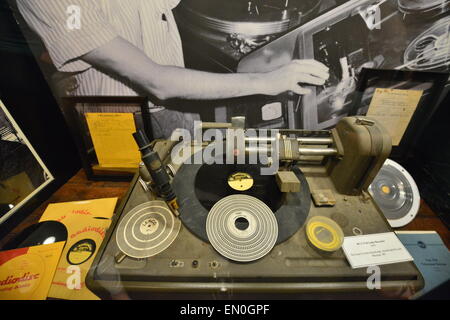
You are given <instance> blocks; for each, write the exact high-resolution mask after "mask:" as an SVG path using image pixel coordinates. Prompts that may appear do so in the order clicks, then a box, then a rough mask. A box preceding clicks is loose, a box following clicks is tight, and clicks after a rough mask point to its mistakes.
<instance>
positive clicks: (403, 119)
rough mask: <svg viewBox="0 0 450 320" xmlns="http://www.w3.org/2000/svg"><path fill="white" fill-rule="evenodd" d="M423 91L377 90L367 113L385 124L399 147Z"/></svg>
mask: <svg viewBox="0 0 450 320" xmlns="http://www.w3.org/2000/svg"><path fill="white" fill-rule="evenodd" d="M422 95H423V91H421V90H400V89H382V88H377V89H376V90H375V94H374V95H373V98H372V101H371V103H370V106H369V111H368V113H367V116H368V117H371V118H374V119H375V120H378V121H379V122H381V123H382V124H383V126H384V127H385V128H386V129H387V131H388V132H389V134H390V135H391V137H392V145H393V146H398V145H399V144H400V142H401V141H402V138H403V135H404V134H405V131H406V129H407V128H408V125H409V122H410V121H411V118H412V116H413V115H414V112H415V111H416V109H417V106H418V105H419V102H420V99H421V98H422Z"/></svg>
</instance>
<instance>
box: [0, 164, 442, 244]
mask: <svg viewBox="0 0 450 320" xmlns="http://www.w3.org/2000/svg"><path fill="white" fill-rule="evenodd" d="M129 186H130V183H129V182H94V181H89V180H87V178H86V175H85V173H84V171H83V170H80V171H79V172H78V173H77V174H76V175H75V176H73V177H72V178H71V179H70V180H69V181H68V182H67V183H66V184H65V185H63V186H62V187H61V188H60V189H59V190H58V191H57V192H55V193H54V194H53V195H52V196H51V198H50V199H49V200H48V201H46V202H44V203H43V204H42V205H41V206H40V207H39V208H37V209H36V210H35V211H34V212H33V213H32V214H31V215H29V216H28V217H27V218H26V219H25V220H24V221H23V222H22V223H21V224H20V225H19V226H17V227H16V228H15V229H14V230H13V231H12V232H11V233H10V234H8V235H7V236H6V237H4V238H3V239H1V240H0V247H1V246H2V245H4V244H5V243H6V242H8V241H9V240H11V239H12V238H14V236H16V235H17V234H19V233H20V232H21V231H22V230H24V229H25V228H27V227H28V226H30V225H32V224H34V223H37V222H39V219H40V217H41V216H42V214H43V213H44V211H45V209H46V208H47V206H48V204H49V203H58V202H69V201H82V200H90V199H99V198H112V197H118V198H121V197H123V196H124V195H125V193H126V192H127V190H128V188H129ZM119 202H120V199H119ZM398 230H408V231H436V232H437V233H438V234H439V235H440V236H441V238H442V240H443V241H444V243H445V244H446V246H447V248H450V230H449V229H448V228H447V227H446V226H445V225H444V223H443V222H442V221H441V220H440V219H439V217H438V216H437V215H436V214H435V213H434V212H433V211H432V210H431V209H430V207H429V206H428V205H427V204H426V203H425V202H424V201H421V205H420V209H419V213H418V215H417V217H416V218H415V219H414V220H413V221H412V222H411V223H410V224H409V225H407V226H406V227H403V228H400V229H398Z"/></svg>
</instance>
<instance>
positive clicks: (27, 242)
mask: <svg viewBox="0 0 450 320" xmlns="http://www.w3.org/2000/svg"><path fill="white" fill-rule="evenodd" d="M66 240H67V228H66V226H65V225H63V224H62V223H61V222H58V221H44V222H40V223H37V224H33V225H32V226H30V227H28V228H26V229H25V230H23V231H22V232H20V233H19V234H18V235H17V236H16V237H14V239H12V240H11V241H9V242H8V243H7V244H6V245H4V246H3V248H2V250H13V249H20V248H27V247H33V246H40V245H43V244H51V243H55V242H60V241H66Z"/></svg>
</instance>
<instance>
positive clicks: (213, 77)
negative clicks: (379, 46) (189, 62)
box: [81, 37, 328, 100]
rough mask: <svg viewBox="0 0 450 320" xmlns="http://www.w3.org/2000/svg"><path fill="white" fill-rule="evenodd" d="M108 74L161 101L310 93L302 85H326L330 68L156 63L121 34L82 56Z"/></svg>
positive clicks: (310, 63)
mask: <svg viewBox="0 0 450 320" xmlns="http://www.w3.org/2000/svg"><path fill="white" fill-rule="evenodd" d="M81 58H82V59H83V60H84V61H86V62H88V63H90V64H91V65H93V66H94V67H96V68H98V69H100V70H102V71H103V72H106V73H108V74H113V75H117V76H119V77H121V78H124V79H126V80H128V81H129V82H130V83H132V84H134V85H135V86H136V87H138V88H139V89H141V90H144V91H145V92H147V93H149V94H150V95H153V96H154V97H156V98H158V99H159V100H167V99H172V98H181V99H195V100H201V99H207V100H208V99H209V100H211V99H226V98H234V97H242V96H248V95H255V94H263V95H277V94H280V93H283V92H286V91H292V92H294V93H297V94H308V93H309V91H310V90H307V89H304V88H302V87H301V84H310V85H323V84H324V83H325V80H326V79H328V68H327V67H326V66H324V65H323V64H322V63H320V62H317V61H314V60H294V61H292V62H290V63H289V64H287V65H285V66H283V67H281V68H279V69H277V70H275V71H272V72H267V73H234V74H231V73H229V74H217V73H209V72H202V71H196V70H189V69H184V68H179V67H173V66H163V65H159V64H157V63H155V62H154V61H153V60H151V59H150V58H149V57H147V56H146V55H145V54H144V53H143V52H142V51H141V50H140V49H138V48H136V47H135V46H133V45H132V44H131V43H129V42H128V41H126V40H124V39H122V38H120V37H117V38H116V39H114V40H112V41H111V42H109V43H107V44H106V45H103V46H102V47H100V48H97V49H95V50H93V51H91V52H89V53H88V54H86V55H84V56H83V57H81Z"/></svg>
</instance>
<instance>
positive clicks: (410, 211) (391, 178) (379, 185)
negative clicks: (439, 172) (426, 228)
mask: <svg viewBox="0 0 450 320" xmlns="http://www.w3.org/2000/svg"><path fill="white" fill-rule="evenodd" d="M369 192H370V194H371V195H372V197H373V199H374V200H375V202H376V203H377V205H378V206H379V207H380V209H381V210H382V211H383V214H384V215H385V217H386V218H387V220H388V222H389V224H390V225H391V227H393V228H398V227H403V226H405V225H407V224H408V223H410V222H411V221H412V220H413V219H414V218H415V216H416V215H417V212H418V210H419V203H420V195H419V190H418V189H417V185H416V183H415V182H414V179H413V178H412V177H411V175H410V174H409V173H408V172H407V171H406V170H405V169H404V168H403V167H402V166H401V165H399V164H398V163H396V162H394V161H392V160H389V159H388V160H386V162H385V164H384V165H383V167H382V168H381V170H380V172H379V173H378V175H377V176H376V177H375V179H374V181H373V182H372V184H371V185H370V187H369Z"/></svg>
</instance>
